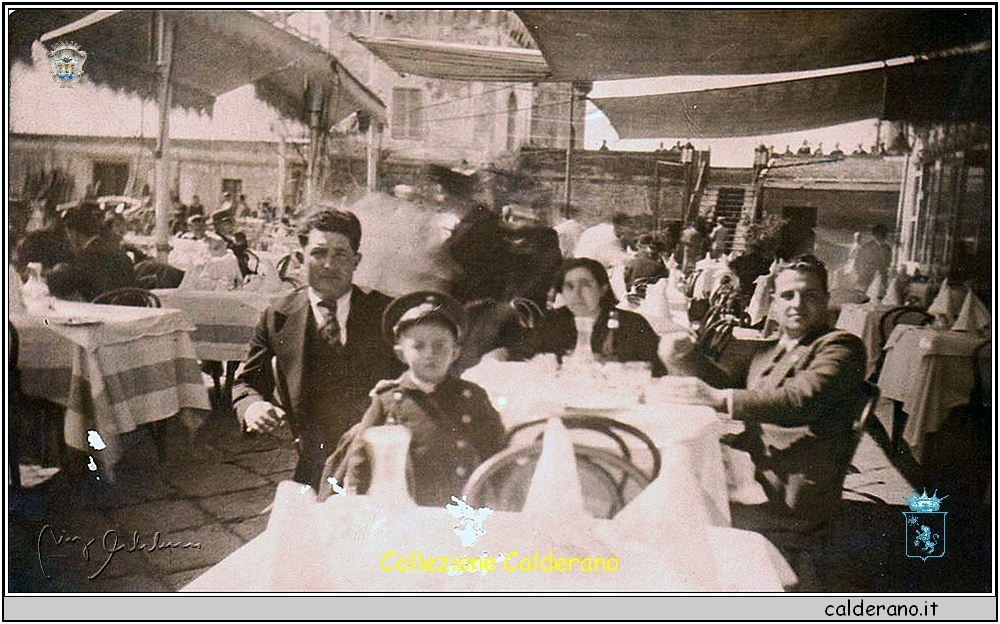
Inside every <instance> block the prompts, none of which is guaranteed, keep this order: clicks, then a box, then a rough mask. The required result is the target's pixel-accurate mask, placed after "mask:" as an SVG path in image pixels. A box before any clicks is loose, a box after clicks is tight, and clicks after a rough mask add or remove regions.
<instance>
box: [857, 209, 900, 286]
mask: <svg viewBox="0 0 1000 624" xmlns="http://www.w3.org/2000/svg"><path fill="white" fill-rule="evenodd" d="M872 237H873V238H872V240H870V241H868V242H867V243H865V244H863V245H861V247H859V248H858V253H857V257H856V258H855V260H854V272H855V275H856V276H857V287H858V289H859V290H867V288H868V286H869V285H871V283H872V280H873V279H875V276H876V275H881V276H882V283H883V284H885V283H887V280H888V277H889V276H888V273H889V265H890V264H892V244H891V243H890V242H889V240H888V238H889V228H887V227H885V226H884V225H882V224H881V223H879V224H878V225H876V226H875V227H873V228H872Z"/></svg>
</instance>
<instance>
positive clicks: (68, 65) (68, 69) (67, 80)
mask: <svg viewBox="0 0 1000 624" xmlns="http://www.w3.org/2000/svg"><path fill="white" fill-rule="evenodd" d="M48 56H49V66H50V67H51V69H52V80H54V81H56V82H57V83H59V86H60V87H72V86H73V83H75V82H79V81H80V77H81V76H83V63H84V61H86V60H87V53H86V52H84V51H83V50H81V49H80V46H78V45H77V44H75V43H73V42H72V41H68V42H62V43H57V44H56V45H55V47H54V48H52V51H51V52H49V54H48Z"/></svg>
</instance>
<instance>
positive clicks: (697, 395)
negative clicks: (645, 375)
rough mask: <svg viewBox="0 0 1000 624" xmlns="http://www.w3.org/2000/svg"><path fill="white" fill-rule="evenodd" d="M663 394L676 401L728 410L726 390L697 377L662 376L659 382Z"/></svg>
mask: <svg viewBox="0 0 1000 624" xmlns="http://www.w3.org/2000/svg"><path fill="white" fill-rule="evenodd" d="M657 383H658V384H661V387H662V388H663V389H662V390H661V392H662V393H663V396H666V397H669V400H670V401H672V402H675V403H683V404H687V405H707V406H709V407H711V408H712V409H714V410H715V411H717V412H724V411H726V395H727V392H726V391H725V390H720V389H718V388H713V387H712V386H710V385H708V384H707V383H705V382H704V381H702V380H700V379H698V378H697V377H670V376H667V377H661V378H660V379H659V380H658V382H657Z"/></svg>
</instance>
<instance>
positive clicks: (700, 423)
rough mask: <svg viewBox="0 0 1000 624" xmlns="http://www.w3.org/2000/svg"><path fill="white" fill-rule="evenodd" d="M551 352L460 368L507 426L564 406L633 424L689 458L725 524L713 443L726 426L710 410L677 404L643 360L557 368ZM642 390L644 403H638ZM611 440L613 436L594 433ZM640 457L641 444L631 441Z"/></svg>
mask: <svg viewBox="0 0 1000 624" xmlns="http://www.w3.org/2000/svg"><path fill="white" fill-rule="evenodd" d="M554 367H555V362H554V360H553V359H552V358H548V357H545V356H542V357H540V358H536V359H534V360H532V361H530V362H496V361H492V360H483V362H481V363H480V364H479V365H477V366H475V367H473V368H470V369H469V370H467V371H466V372H465V374H464V375H463V378H464V379H467V380H468V381H472V382H475V383H477V384H479V385H480V386H482V387H483V388H484V389H485V390H486V392H487V394H488V395H489V397H490V400H491V401H492V402H493V406H494V407H495V408H496V409H497V411H498V412H500V417H501V419H502V420H503V423H504V426H505V427H507V428H508V429H509V428H511V427H513V426H514V425H517V424H519V423H523V422H528V421H531V420H536V419H538V418H545V417H546V416H549V415H553V414H555V415H558V414H560V413H562V412H563V410H566V409H568V410H570V411H571V412H572V411H576V412H580V411H584V412H590V413H598V414H601V415H605V416H608V417H610V418H614V419H615V420H619V421H621V422H624V423H627V424H630V425H633V426H636V427H638V428H639V429H641V430H643V431H644V432H645V433H646V435H648V436H649V437H650V438H652V440H653V442H654V443H656V446H657V448H659V449H660V452H661V454H663V455H664V456H666V455H669V454H677V455H682V456H683V457H685V458H687V459H686V461H688V462H689V467H690V469H691V472H692V474H694V475H695V477H696V483H697V486H698V491H699V493H700V496H701V498H702V500H703V501H704V503H705V504H706V508H707V509H708V511H709V518H710V520H711V521H712V523H713V524H716V525H719V526H728V525H729V521H730V516H729V500H728V496H727V490H726V474H725V470H724V466H723V463H722V455H721V451H720V447H719V443H718V439H719V436H720V435H721V434H722V433H723V432H724V430H725V424H724V423H722V422H720V421H719V419H718V418H717V417H716V415H715V412H714V411H713V410H712V409H711V408H708V407H704V406H697V405H674V404H671V403H670V397H669V396H666V395H665V394H664V393H663V392H661V384H660V383H659V382H658V380H655V379H654V380H651V379H650V376H649V372H648V371H645V370H643V367H642V366H641V365H633V364H625V365H622V364H604V365H595V366H594V369H592V370H589V371H584V370H581V369H579V368H577V369H573V367H572V366H570V365H566V366H564V367H563V368H562V369H561V370H558V371H556V370H554ZM640 397H641V401H642V402H641V403H640ZM598 441H600V442H603V443H605V444H608V446H609V447H610V446H611V441H610V440H605V439H602V438H594V440H590V439H588V440H587V443H588V444H592V443H598ZM634 450H636V451H638V452H639V455H638V457H637V460H638V459H642V448H638V447H637V448H635V449H634Z"/></svg>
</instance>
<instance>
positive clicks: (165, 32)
mask: <svg viewBox="0 0 1000 624" xmlns="http://www.w3.org/2000/svg"><path fill="white" fill-rule="evenodd" d="M157 31H158V35H159V40H158V45H157V47H156V71H157V81H158V94H157V104H158V105H159V107H160V111H159V112H160V134H159V139H158V141H157V144H156V151H155V152H154V153H153V159H154V163H153V166H154V171H155V175H156V192H155V193H154V196H155V203H154V209H155V214H156V224H155V226H154V228H153V234H154V238H155V240H156V257H157V258H158V259H160V260H164V261H165V260H166V259H167V256H168V255H169V254H170V210H171V202H170V199H171V198H170V173H169V169H170V96H171V93H170V72H171V69H172V66H173V60H174V21H173V20H172V19H171V18H170V16H169V15H167V14H166V12H165V11H160V12H158V13H157Z"/></svg>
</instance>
